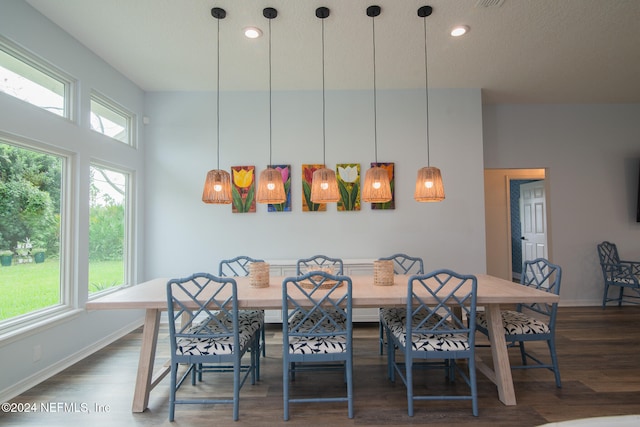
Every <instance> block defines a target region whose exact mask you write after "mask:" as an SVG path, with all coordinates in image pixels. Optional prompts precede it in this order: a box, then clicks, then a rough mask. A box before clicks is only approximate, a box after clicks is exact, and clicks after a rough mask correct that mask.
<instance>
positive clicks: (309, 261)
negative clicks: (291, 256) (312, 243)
mask: <svg viewBox="0 0 640 427" xmlns="http://www.w3.org/2000/svg"><path fill="white" fill-rule="evenodd" d="M326 267H331V268H333V274H338V275H340V274H343V262H342V260H341V259H340V258H331V257H328V256H326V255H314V256H312V257H309V258H301V259H299V260H298V261H297V262H296V274H297V275H298V276H300V275H301V274H304V273H307V272H308V271H312V270H315V269H318V270H321V269H322V268H326Z"/></svg>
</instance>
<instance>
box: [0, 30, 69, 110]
mask: <svg viewBox="0 0 640 427" xmlns="http://www.w3.org/2000/svg"><path fill="white" fill-rule="evenodd" d="M71 87H72V81H71V78H69V77H66V76H65V75H64V73H62V72H61V71H58V70H56V69H55V68H54V67H53V66H52V65H49V64H46V63H45V62H44V61H43V60H41V59H38V58H36V57H35V56H33V55H29V54H28V53H26V52H25V51H23V50H22V49H20V48H19V47H17V46H15V45H13V43H11V42H9V41H8V40H6V39H4V38H2V37H0V92H4V93H6V94H8V95H11V96H14V97H16V98H18V99H21V100H23V101H25V102H28V103H29V104H33V105H35V106H37V107H40V108H42V109H44V110H47V111H50V112H52V113H53V114H56V115H58V116H62V117H66V118H70V99H71V96H70V93H71Z"/></svg>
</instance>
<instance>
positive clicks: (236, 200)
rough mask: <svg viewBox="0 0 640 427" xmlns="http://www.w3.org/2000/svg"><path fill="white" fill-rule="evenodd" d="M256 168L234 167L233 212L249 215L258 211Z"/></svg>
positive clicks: (232, 177)
mask: <svg viewBox="0 0 640 427" xmlns="http://www.w3.org/2000/svg"><path fill="white" fill-rule="evenodd" d="M255 169H256V168H255V166H232V167H231V180H232V182H233V185H232V187H231V196H232V199H233V203H232V204H231V212H233V213H247V212H255V211H256V198H255V193H256V180H255Z"/></svg>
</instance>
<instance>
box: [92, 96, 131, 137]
mask: <svg viewBox="0 0 640 427" xmlns="http://www.w3.org/2000/svg"><path fill="white" fill-rule="evenodd" d="M94 102H95V103H96V104H98V105H99V106H100V107H102V108H104V109H106V110H108V111H110V112H112V113H114V114H116V115H118V116H120V117H122V118H124V119H125V122H126V128H125V135H126V140H125V141H121V140H120V139H117V138H114V137H112V136H109V135H107V134H105V133H103V132H100V131H99V130H97V129H94V128H93V127H92V126H91V115H92V114H96V116H98V117H104V116H100V115H98V114H97V113H94V112H93V105H92V104H93V103H94ZM136 123H137V120H136V115H135V114H134V113H132V112H131V111H129V110H127V109H126V108H125V107H123V106H122V105H120V104H118V103H117V102H115V101H113V100H112V99H111V98H109V97H107V96H105V95H103V94H101V93H100V92H98V91H96V90H91V93H90V95H89V128H90V129H91V131H93V132H96V133H98V134H100V135H104V136H106V137H107V138H109V139H111V140H113V141H117V142H119V143H121V144H124V145H128V146H130V147H133V148H136V143H137V141H136V133H137V132H136V130H137V129H136Z"/></svg>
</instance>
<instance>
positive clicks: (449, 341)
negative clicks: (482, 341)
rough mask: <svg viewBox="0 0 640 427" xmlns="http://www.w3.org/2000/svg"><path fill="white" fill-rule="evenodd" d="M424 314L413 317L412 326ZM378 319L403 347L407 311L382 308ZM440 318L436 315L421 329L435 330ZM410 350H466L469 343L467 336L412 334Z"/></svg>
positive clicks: (405, 335) (424, 314)
mask: <svg viewBox="0 0 640 427" xmlns="http://www.w3.org/2000/svg"><path fill="white" fill-rule="evenodd" d="M425 317H426V313H420V314H418V315H416V316H414V317H413V319H412V322H411V324H412V326H417V325H418V324H419V323H420V322H421V321H422V320H424V318H425ZM380 319H381V321H382V322H384V323H385V325H387V327H388V328H389V331H390V332H391V333H392V334H393V335H394V336H395V337H396V338H397V339H398V341H399V342H400V343H401V344H402V345H403V346H404V345H406V341H407V311H406V309H404V308H384V309H381V310H380ZM441 319H442V317H440V316H438V315H436V316H434V317H432V318H431V319H429V321H428V322H427V323H426V324H424V325H422V327H421V328H435V327H436V325H437V323H438V322H439V321H440V320H441ZM411 348H412V349H413V350H414V351H455V350H468V349H469V342H468V337H467V334H463V333H461V334H456V333H446V334H429V333H414V334H412V337H411Z"/></svg>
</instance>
